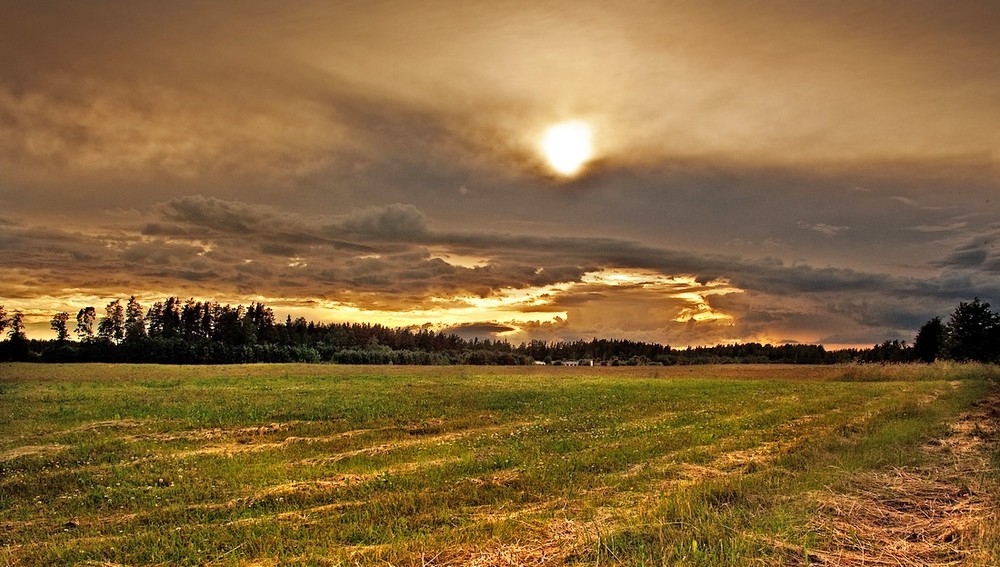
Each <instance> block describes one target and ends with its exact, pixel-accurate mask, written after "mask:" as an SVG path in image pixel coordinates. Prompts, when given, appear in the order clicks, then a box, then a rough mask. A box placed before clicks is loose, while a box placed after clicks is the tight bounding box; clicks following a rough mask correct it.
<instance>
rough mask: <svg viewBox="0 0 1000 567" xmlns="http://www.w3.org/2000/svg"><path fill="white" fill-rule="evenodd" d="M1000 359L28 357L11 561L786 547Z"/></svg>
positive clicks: (15, 378)
mask: <svg viewBox="0 0 1000 567" xmlns="http://www.w3.org/2000/svg"><path fill="white" fill-rule="evenodd" d="M754 372H756V374H754ZM879 372H883V373H885V374H883V375H882V377H881V379H880V378H879V374H878V373H879ZM995 372H996V371H995V369H993V368H991V367H927V368H920V369H913V370H901V369H890V370H885V369H872V368H855V367H840V368H823V369H817V368H814V367H809V368H804V367H796V368H790V367H753V368H750V369H748V368H747V367H738V368H737V367H711V368H707V367H702V368H699V369H697V370H692V369H687V368H685V369H665V368H647V369H614V368H601V369H554V368H552V369H514V370H508V369H497V368H485V369H478V368H477V369H473V368H418V369H412V368H370V367H369V368H345V367H330V366H326V367H322V366H294V365H289V366H285V365H279V366H268V365H259V366H246V367H216V368H212V367H197V368H191V367H156V366H105V365H92V366H91V365H81V366H65V367H59V366H28V365H7V366H3V367H2V368H0V376H2V378H0V418H2V419H0V422H2V423H3V425H0V528H2V529H0V545H2V546H3V547H2V550H0V563H10V564H16V565H20V564H23V565H42V564H52V563H59V562H62V563H72V562H85V561H95V562H112V563H121V564H202V563H217V564H240V563H243V562H248V561H251V560H254V561H263V562H265V563H266V562H292V563H294V562H302V563H328V564H355V563H363V564H364V563H371V564H377V563H393V564H421V563H424V562H427V561H428V559H429V558H432V559H433V561H434V562H435V563H437V564H447V563H454V564H459V563H472V562H476V561H479V562H481V563H488V564H489V563H491V564H497V563H503V562H507V563H510V564H516V563H518V562H522V563H526V562H529V560H539V561H553V562H559V563H584V564H596V563H605V562H609V561H610V562H617V563H624V564H668V565H669V564H677V563H688V564H696V565H697V564H700V565H718V564H732V565H742V564H747V563H750V562H752V561H757V560H759V561H763V562H765V563H772V564H779V563H783V562H786V561H787V560H788V555H787V553H788V547H789V546H791V547H793V548H795V547H799V546H801V547H802V548H803V549H808V548H809V547H810V546H811V545H813V544H814V543H815V541H814V540H815V537H816V534H812V533H810V532H809V531H808V530H806V529H803V526H804V525H805V524H806V522H807V520H808V518H809V517H810V516H811V515H812V514H814V512H815V510H813V509H812V508H811V506H813V505H812V504H810V503H809V502H808V499H806V498H803V495H805V494H807V493H809V492H810V491H814V490H816V489H818V488H820V487H829V486H832V485H836V484H837V483H838V482H840V481H842V480H843V479H845V478H847V477H849V476H850V475H851V474H853V473H855V472H857V471H860V470H868V469H875V468H883V467H892V466H908V465H913V464H915V462H916V461H918V460H919V459H920V458H921V457H920V454H919V452H918V451H915V450H914V449H915V448H916V447H918V446H919V445H920V443H922V442H923V441H924V440H926V439H927V438H928V437H930V436H933V435H937V434H941V433H942V432H943V431H945V429H946V426H945V424H946V423H947V421H948V420H949V419H950V418H951V417H953V416H955V415H956V414H957V413H958V412H959V411H960V410H961V409H962V408H965V407H968V406H969V405H970V404H971V403H973V402H974V401H975V400H977V399H980V398H982V396H983V395H984V394H985V392H986V391H987V390H988V389H989V388H990V387H992V385H993V383H994V380H995ZM776 542H780V543H781V545H777V544H776Z"/></svg>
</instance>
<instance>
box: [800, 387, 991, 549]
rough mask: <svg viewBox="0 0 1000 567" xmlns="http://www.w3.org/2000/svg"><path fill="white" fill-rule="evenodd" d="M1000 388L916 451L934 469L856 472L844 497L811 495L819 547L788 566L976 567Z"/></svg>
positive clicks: (986, 518) (987, 513)
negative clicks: (923, 454) (922, 453)
mask: <svg viewBox="0 0 1000 567" xmlns="http://www.w3.org/2000/svg"><path fill="white" fill-rule="evenodd" d="M998 416H1000V391H996V392H994V393H993V394H991V395H990V396H989V397H988V398H987V399H986V400H984V401H982V402H980V403H978V404H977V405H976V406H974V407H973V408H972V409H971V410H970V411H968V412H966V413H964V414H962V415H961V416H959V418H958V420H957V421H956V422H955V423H953V424H952V426H951V431H950V433H949V434H948V435H946V436H945V437H944V438H942V439H937V440H934V441H932V442H930V443H928V444H927V445H925V446H924V447H922V449H921V450H922V451H925V452H927V453H928V454H930V455H931V456H932V461H933V464H931V465H927V466H924V467H913V468H902V469H894V470H890V471H878V472H872V473H867V474H864V475H859V476H858V477H857V478H856V479H854V480H853V481H852V485H851V489H850V490H849V491H847V492H826V493H820V494H816V495H814V496H815V500H816V501H817V503H818V504H819V508H820V513H819V515H818V517H817V518H816V519H815V520H813V522H812V523H811V525H810V529H811V531H814V532H816V533H818V534H819V535H820V537H821V541H822V544H821V545H820V546H818V547H817V548H816V549H815V550H813V549H810V550H809V553H810V557H808V558H806V557H804V556H802V555H801V554H800V557H799V558H798V560H797V561H794V558H790V559H793V564H806V563H811V564H817V563H818V564H824V563H825V564H831V565H873V566H875V565H903V566H909V565H927V566H937V565H980V564H983V563H987V562H988V559H987V558H985V557H980V556H979V555H977V554H981V553H982V551H981V546H979V545H978V541H979V539H980V538H981V536H982V534H983V533H984V530H985V529H987V526H989V525H996V521H997V520H998V517H997V511H996V510H995V509H994V507H993V506H992V503H991V502H990V499H989V498H988V493H989V491H990V490H991V489H995V487H991V486H988V483H989V480H988V479H987V478H986V477H985V476H984V474H983V472H984V471H987V470H989V466H990V449H991V445H993V444H994V443H996V442H997V440H998V439H997V435H998V429H997V428H998V419H997V417H998Z"/></svg>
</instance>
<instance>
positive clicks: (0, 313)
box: [0, 305, 7, 333]
mask: <svg viewBox="0 0 1000 567" xmlns="http://www.w3.org/2000/svg"><path fill="white" fill-rule="evenodd" d="M6 328H7V310H6V309H4V308H3V305H0V333H2V332H3V330H4V329H6Z"/></svg>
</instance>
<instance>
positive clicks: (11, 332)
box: [7, 311, 28, 342]
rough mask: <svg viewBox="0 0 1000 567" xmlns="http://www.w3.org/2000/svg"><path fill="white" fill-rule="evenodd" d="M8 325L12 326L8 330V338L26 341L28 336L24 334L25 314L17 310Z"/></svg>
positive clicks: (15, 340) (13, 340) (14, 340)
mask: <svg viewBox="0 0 1000 567" xmlns="http://www.w3.org/2000/svg"><path fill="white" fill-rule="evenodd" d="M7 326H8V327H10V328H9V329H8V330H7V338H9V339H10V341H11V342H26V341H27V340H28V337H27V336H26V335H25V334H24V314H23V313H21V312H20V311H15V312H14V314H13V315H11V316H10V319H8V320H7Z"/></svg>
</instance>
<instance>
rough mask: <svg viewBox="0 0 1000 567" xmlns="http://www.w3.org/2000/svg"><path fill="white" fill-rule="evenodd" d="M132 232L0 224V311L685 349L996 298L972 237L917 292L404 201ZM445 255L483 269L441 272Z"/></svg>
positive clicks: (185, 213)
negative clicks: (38, 306)
mask: <svg viewBox="0 0 1000 567" xmlns="http://www.w3.org/2000/svg"><path fill="white" fill-rule="evenodd" d="M131 222H134V225H133V227H132V228H131V229H128V228H127V227H123V228H120V229H118V230H117V231H114V232H102V233H99V234H93V233H87V232H69V231H65V230H62V229H56V228H44V227H33V226H31V225H27V224H25V223H20V222H16V223H11V224H9V225H3V226H0V262H3V264H4V265H5V266H7V267H8V270H9V271H10V273H11V274H13V277H11V278H9V279H8V280H6V282H5V283H4V284H2V285H0V298H8V299H12V298H26V297H29V296H30V295H31V294H32V293H35V294H37V290H38V289H43V288H44V289H46V290H48V291H47V292H46V293H47V294H49V295H50V296H52V297H60V296H62V297H70V296H73V295H74V294H75V293H76V292H75V291H74V290H79V289H92V290H93V292H94V293H97V294H106V295H107V296H122V295H129V294H131V293H138V294H140V295H142V294H145V295H146V296H149V295H150V294H155V293H161V294H164V295H165V294H181V295H189V296H197V297H203V298H206V299H219V300H224V301H226V302H233V303H236V302H241V301H242V302H244V303H245V302H247V300H246V299H244V300H241V299H239V298H241V297H242V298H248V297H253V298H273V299H274V300H275V301H277V302H279V303H280V304H286V305H289V306H292V305H295V304H301V305H316V306H319V305H325V306H326V307H324V308H323V309H324V311H325V312H326V313H328V314H336V313H344V314H343V315H340V316H343V317H353V318H354V319H352V320H358V319H360V320H383V321H397V323H395V324H400V325H413V324H417V325H419V324H423V323H426V322H432V323H435V324H437V325H442V324H445V325H447V324H448V322H449V321H453V324H452V325H451V326H452V327H455V328H456V329H458V328H461V329H463V331H462V332H470V333H471V332H476V333H486V332H488V333H503V336H505V337H509V338H511V340H526V339H529V338H537V337H548V338H563V339H576V338H591V337H593V336H621V337H629V338H634V339H639V340H649V341H659V342H670V343H672V344H675V345H684V344H714V343H715V342H727V341H736V340H751V339H752V340H761V341H767V340H771V341H774V340H779V339H786V338H789V337H797V340H802V341H803V342H809V341H816V340H821V339H824V340H825V339H830V338H831V337H832V338H837V337H847V336H867V337H871V339H872V341H874V340H875V339H877V338H878V337H880V336H883V335H885V334H887V333H888V334H891V335H893V336H897V335H898V336H902V337H905V336H906V335H907V334H908V333H911V332H912V329H910V328H909V327H910V326H914V325H918V324H919V322H921V321H922V320H926V319H927V318H929V317H931V316H933V315H939V314H942V313H945V312H947V310H949V309H950V308H951V305H952V303H953V302H954V301H957V300H959V299H968V297H971V296H974V295H978V296H980V297H985V298H992V297H993V293H994V292H996V294H997V295H998V296H1000V289H998V286H997V285H995V284H990V283H989V282H990V281H992V280H991V278H988V277H986V276H987V274H988V273H989V270H991V269H994V268H995V266H994V264H996V262H995V261H994V258H995V256H993V255H991V252H988V251H987V248H985V247H984V245H983V244H982V242H981V241H978V240H976V241H971V242H967V243H966V244H965V245H964V246H958V247H956V248H955V250H954V252H953V253H952V254H951V255H950V256H948V257H947V258H945V259H944V260H942V263H941V265H942V266H943V267H947V270H946V271H945V272H943V273H942V275H941V277H939V278H923V279H918V278H912V277H901V276H894V275H890V274H886V273H879V272H867V271H859V270H852V269H846V268H832V267H825V268H817V267H813V266H809V265H804V264H801V263H799V264H793V265H786V264H785V263H783V262H781V261H780V260H776V259H774V258H763V259H759V260H753V259H747V258H743V257H739V256H731V255H718V254H703V253H693V252H686V251H679V250H673V249H670V248H664V247H660V246H652V245H649V244H646V243H642V242H640V241H636V240H628V239H622V238H608V237H573V236H544V235H530V234H513V233H502V232H485V231H439V230H434V229H433V228H432V225H431V223H430V221H429V220H428V218H427V217H426V216H425V215H424V214H423V213H422V212H421V211H419V210H418V209H416V207H413V206H412V205H392V206H387V207H378V208H365V209H359V210H354V211H347V212H344V213H342V214H337V215H315V216H304V215H300V214H296V213H290V212H287V211H284V210H282V209H280V208H276V207H269V206H261V205H254V204H249V203H244V202H237V201H226V200H221V199H217V198H208V197H199V196H193V197H186V198H181V199H173V200H170V201H167V202H164V203H161V204H159V205H157V206H155V207H153V208H152V210H151V211H150V212H149V213H146V214H142V215H139V216H137V217H136V218H134V219H133V221H131ZM432 250H433V251H434V252H432ZM262 252H263V253H262ZM441 252H444V254H443V255H442V254H440V253H441ZM449 255H456V256H458V257H475V258H482V259H484V263H481V264H475V265H462V264H452V263H449V262H448V261H447V258H448V256H449ZM963 274H964V275H963ZM992 279H993V280H995V278H992ZM31 290H35V291H31ZM290 308H291V307H290ZM345 309H347V310H348V311H343V310H345ZM318 313H322V312H318ZM348 313H353V314H354V315H348ZM900 314H904V315H900ZM319 318H322V315H320V317H319ZM491 318H492V320H491ZM456 319H458V321H457V322H454V321H455V320H456ZM532 322H534V323H532ZM484 325H485V326H484ZM470 336H471V335H470ZM480 336H485V335H480ZM830 340H832V339H830ZM866 342H869V341H866ZM876 342H877V341H876Z"/></svg>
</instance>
